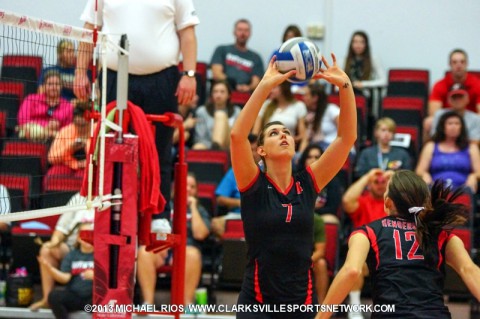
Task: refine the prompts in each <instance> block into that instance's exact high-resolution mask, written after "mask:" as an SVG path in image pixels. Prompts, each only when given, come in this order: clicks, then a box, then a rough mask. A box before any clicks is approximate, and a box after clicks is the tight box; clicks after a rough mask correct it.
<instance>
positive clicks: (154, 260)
mask: <svg viewBox="0 0 480 319" xmlns="http://www.w3.org/2000/svg"><path fill="white" fill-rule="evenodd" d="M172 207H173V205H172ZM172 217H173V218H175V216H173V213H172ZM209 234H210V213H209V212H207V210H206V209H205V208H204V207H203V206H202V205H201V204H200V203H199V200H198V198H197V180H196V178H195V176H194V175H193V174H192V173H189V174H188V176H187V248H186V253H185V255H186V258H185V295H184V298H185V299H184V301H185V303H186V304H187V305H188V304H191V303H193V302H195V290H196V289H197V286H198V284H199V283H200V279H201V276H202V245H203V241H204V240H205V239H206V238H207V237H208V235H209ZM166 257H167V251H166V250H163V251H162V252H160V253H157V254H155V253H151V252H147V251H146V250H145V246H141V247H140V248H139V251H138V259H137V270H138V272H137V278H138V283H139V285H140V289H141V291H142V296H143V302H144V303H146V304H154V302H155V286H156V282H157V280H156V278H157V269H159V268H160V267H161V266H163V265H164V264H165V262H166ZM174 284H175V283H172V285H174Z"/></svg>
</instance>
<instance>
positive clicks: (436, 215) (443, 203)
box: [416, 180, 468, 266]
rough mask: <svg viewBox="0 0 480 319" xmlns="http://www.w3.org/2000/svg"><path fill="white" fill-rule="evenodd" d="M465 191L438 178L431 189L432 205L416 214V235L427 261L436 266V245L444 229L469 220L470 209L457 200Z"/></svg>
mask: <svg viewBox="0 0 480 319" xmlns="http://www.w3.org/2000/svg"><path fill="white" fill-rule="evenodd" d="M464 193H465V189H462V188H458V189H456V190H455V191H452V187H451V186H448V187H446V186H445V183H444V181H443V180H437V181H435V183H434V184H433V186H432V189H431V203H430V204H431V205H428V206H430V207H428V206H427V207H426V208H425V209H424V210H422V211H420V212H419V213H418V215H416V224H417V225H416V227H417V230H416V235H417V239H418V241H419V243H420V247H421V248H422V250H423V255H424V256H425V262H426V263H427V264H428V265H429V266H434V265H433V261H434V254H435V252H436V250H435V245H436V244H437V239H438V236H439V234H440V232H441V231H442V230H452V229H453V228H454V227H455V226H458V225H463V224H464V223H465V222H466V221H467V217H468V209H467V207H466V206H465V205H464V204H461V203H455V200H456V199H457V198H458V197H459V196H460V195H462V194H464Z"/></svg>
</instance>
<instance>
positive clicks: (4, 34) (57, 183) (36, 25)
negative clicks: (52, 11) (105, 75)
mask: <svg viewBox="0 0 480 319" xmlns="http://www.w3.org/2000/svg"><path fill="white" fill-rule="evenodd" d="M81 41H82V42H89V43H91V42H92V32H91V31H88V30H84V29H80V28H75V27H72V26H68V25H62V24H55V23H52V22H49V21H44V20H40V19H35V18H31V17H25V16H21V15H17V14H14V13H10V12H5V11H0V63H1V64H0V214H7V213H16V212H21V211H26V210H36V209H43V208H48V207H59V206H64V205H66V204H67V202H68V200H69V199H70V198H71V197H72V196H73V195H74V194H75V193H76V192H78V191H79V189H80V185H81V180H82V178H83V173H84V168H85V166H86V148H87V147H88V139H89V137H90V126H91V125H92V123H91V122H90V121H89V120H87V119H85V116H84V115H85V114H84V112H85V110H87V109H88V108H89V107H90V103H89V102H84V101H78V100H76V99H75V96H74V93H73V80H74V74H75V63H76V55H77V54H78V50H79V47H80V45H79V44H80V42H81ZM90 75H91V73H90Z"/></svg>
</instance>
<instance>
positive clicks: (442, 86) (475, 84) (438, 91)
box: [428, 49, 480, 116]
mask: <svg viewBox="0 0 480 319" xmlns="http://www.w3.org/2000/svg"><path fill="white" fill-rule="evenodd" d="M449 64H450V71H449V72H447V74H445V77H444V78H443V79H441V80H439V81H437V82H436V83H435V84H434V86H433V89H432V92H431V94H430V98H429V103H428V114H429V115H430V116H433V115H434V114H435V111H437V110H439V109H441V108H447V107H451V106H452V105H451V103H450V101H449V99H448V97H449V95H448V93H449V91H450V88H451V87H452V85H454V84H455V83H459V84H462V85H463V86H464V87H465V90H466V91H467V92H468V94H469V96H470V100H469V102H468V105H467V109H468V110H470V111H472V112H475V113H480V80H479V79H478V78H477V77H475V76H474V75H472V74H469V73H468V69H467V67H468V56H467V53H466V52H465V51H464V50H462V49H455V50H453V51H452V52H451V53H450V56H449Z"/></svg>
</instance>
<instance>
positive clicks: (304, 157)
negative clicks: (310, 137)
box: [297, 144, 323, 172]
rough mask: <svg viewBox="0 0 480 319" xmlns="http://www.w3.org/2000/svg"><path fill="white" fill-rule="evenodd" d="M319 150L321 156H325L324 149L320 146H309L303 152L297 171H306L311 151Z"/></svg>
mask: <svg viewBox="0 0 480 319" xmlns="http://www.w3.org/2000/svg"><path fill="white" fill-rule="evenodd" d="M314 149H317V150H319V151H320V155H322V154H323V149H322V148H321V147H320V145H318V144H309V145H308V146H307V147H306V148H305V150H304V151H303V152H302V155H300V158H299V159H298V164H297V171H298V172H299V171H302V170H304V169H305V163H306V162H307V159H308V155H309V154H310V151H311V150H314Z"/></svg>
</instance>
